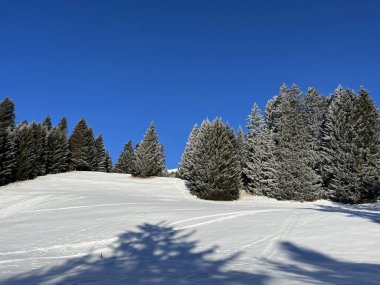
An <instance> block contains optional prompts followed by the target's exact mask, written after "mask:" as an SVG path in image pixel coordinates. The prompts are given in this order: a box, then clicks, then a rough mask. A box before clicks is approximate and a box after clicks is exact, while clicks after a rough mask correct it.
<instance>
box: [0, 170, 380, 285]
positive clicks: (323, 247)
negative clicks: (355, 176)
mask: <svg viewBox="0 0 380 285" xmlns="http://www.w3.org/2000/svg"><path fill="white" fill-rule="evenodd" d="M379 211H380V206H379V204H373V205H361V206H342V205H338V204H333V203H330V202H326V201H319V202H316V203H294V202H278V201H273V200H270V199H263V198H251V197H247V198H243V199H242V200H239V201H234V202H212V201H202V200H199V199H196V198H195V197H193V196H191V195H189V194H188V192H187V190H186V188H185V186H184V183H183V182H182V181H181V180H179V179H175V178H149V179H139V178H132V177H130V176H128V175H123V174H104V173H89V172H72V173H66V174H58V175H49V176H45V177H39V178H37V179H35V180H33V181H27V182H22V183H15V184H12V185H8V186H5V187H1V188H0V284H23V285H24V284H218V285H220V284H380V259H379V256H380V227H379V226H380V212H379Z"/></svg>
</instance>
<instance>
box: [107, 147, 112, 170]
mask: <svg viewBox="0 0 380 285" xmlns="http://www.w3.org/2000/svg"><path fill="white" fill-rule="evenodd" d="M106 172H107V173H110V172H112V158H111V156H110V154H109V153H108V150H106Z"/></svg>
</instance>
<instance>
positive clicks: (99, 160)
mask: <svg viewBox="0 0 380 285" xmlns="http://www.w3.org/2000/svg"><path fill="white" fill-rule="evenodd" d="M95 147H96V169H95V170H96V171H99V172H107V163H108V161H107V160H108V157H107V153H106V149H105V148H104V143H103V136H102V135H99V136H98V137H97V138H96V140H95Z"/></svg>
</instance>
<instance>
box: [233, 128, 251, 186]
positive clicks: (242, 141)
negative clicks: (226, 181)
mask: <svg viewBox="0 0 380 285" xmlns="http://www.w3.org/2000/svg"><path fill="white" fill-rule="evenodd" d="M236 146H237V153H238V155H239V161H240V169H241V184H242V187H244V188H245V189H247V185H248V177H247V175H246V173H245V172H244V169H245V168H246V164H247V160H248V155H249V145H248V136H247V134H246V133H244V131H243V129H242V127H241V126H239V127H238V131H237V135H236Z"/></svg>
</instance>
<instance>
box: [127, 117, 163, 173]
mask: <svg viewBox="0 0 380 285" xmlns="http://www.w3.org/2000/svg"><path fill="white" fill-rule="evenodd" d="M164 170H165V158H164V153H163V146H162V145H161V144H160V143H159V142H158V136H157V132H156V130H155V128H154V124H153V122H152V123H151V124H150V127H149V129H148V130H147V132H146V133H145V136H144V139H143V140H142V141H141V143H140V144H139V146H138V147H137V148H136V149H135V151H134V155H133V159H132V175H133V176H140V177H148V176H159V175H161V174H162V173H163V171H164Z"/></svg>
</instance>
